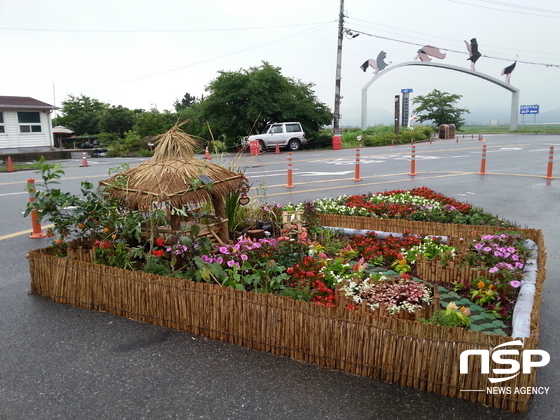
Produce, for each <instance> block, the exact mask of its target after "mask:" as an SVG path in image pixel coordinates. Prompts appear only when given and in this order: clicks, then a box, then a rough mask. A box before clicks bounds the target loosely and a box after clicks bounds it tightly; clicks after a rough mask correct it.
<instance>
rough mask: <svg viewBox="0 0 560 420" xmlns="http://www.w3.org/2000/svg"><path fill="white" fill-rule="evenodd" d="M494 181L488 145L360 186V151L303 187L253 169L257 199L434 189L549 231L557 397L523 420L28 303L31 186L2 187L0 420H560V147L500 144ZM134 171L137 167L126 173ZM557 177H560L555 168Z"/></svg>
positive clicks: (468, 144) (21, 179)
mask: <svg viewBox="0 0 560 420" xmlns="http://www.w3.org/2000/svg"><path fill="white" fill-rule="evenodd" d="M485 143H486V144H487V147H488V163H487V174H486V175H479V174H478V172H479V168H480V151H481V143H480V142H477V141H467V140H465V141H460V142H459V143H454V142H452V141H447V142H435V143H434V144H432V145H430V144H428V143H422V144H418V145H417V155H418V162H417V166H416V170H417V174H416V175H415V176H410V174H409V172H410V146H408V145H406V146H405V145H403V146H395V147H387V148H368V149H362V150H361V155H362V157H363V159H364V160H363V163H362V165H361V177H362V181H361V182H356V181H354V180H353V178H354V172H353V170H354V167H353V165H354V150H342V151H301V152H297V153H294V154H293V158H294V184H295V187H294V188H291V189H288V188H286V180H285V165H286V157H287V155H286V154H285V153H283V154H281V155H275V154H274V153H269V154H265V155H262V156H259V157H253V158H251V157H248V156H245V157H243V158H242V159H241V161H240V164H241V165H244V166H246V167H247V170H246V172H247V175H248V177H249V178H250V179H251V181H252V182H253V189H252V194H253V196H254V195H261V196H263V197H266V199H267V200H268V201H276V202H288V201H300V200H304V199H313V198H318V197H323V196H333V195H340V194H345V193H361V192H368V191H384V190H390V189H397V188H398V189H409V188H413V187H418V186H427V187H429V188H431V189H433V190H435V191H437V192H441V193H443V194H446V195H448V196H451V197H453V198H456V199H459V200H462V201H468V202H470V203H471V204H473V205H475V206H478V207H482V208H483V209H485V210H486V211H489V212H492V213H495V214H497V215H499V216H501V217H503V218H505V219H507V220H510V221H513V222H516V223H518V224H519V225H520V226H522V227H533V228H538V229H541V230H543V232H544V236H545V241H546V244H547V253H548V263H547V282H546V285H545V291H544V294H543V299H544V301H543V304H542V316H541V324H540V325H541V327H540V328H541V331H540V337H541V348H542V349H544V350H546V351H548V352H549V353H550V355H551V361H550V364H549V365H548V366H546V367H543V368H541V369H540V371H539V376H538V385H539V386H545V387H550V391H549V393H548V394H547V395H536V396H534V397H533V399H532V402H531V405H530V408H529V410H528V411H527V412H526V413H517V414H512V413H506V412H502V411H499V410H496V409H492V408H488V407H485V406H483V405H481V404H476V403H470V402H466V401H462V400H456V399H451V398H448V397H442V396H440V395H436V394H432V393H427V392H421V391H417V390H414V389H409V388H406V387H400V386H396V385H392V384H388V383H384V382H380V381H377V380H373V379H369V378H364V377H359V376H354V375H348V374H345V373H342V372H337V371H331V370H328V369H325V368H321V367H317V366H314V365H310V364H306V363H301V362H297V361H294V360H291V359H288V358H285V357H276V356H273V355H270V354H267V353H262V352H258V351H255V350H251V349H246V348H243V347H238V346H234V345H230V344H225V343H221V342H219V341H213V340H208V339H203V338H199V337H196V336H192V335H190V334H186V333H182V332H177V331H173V330H168V329H164V328H160V327H157V326H153V325H150V324H143V323H139V322H134V321H131V320H127V319H125V318H119V317H116V316H113V315H109V314H107V313H103V312H93V311H88V310H83V309H77V308H73V307H70V306H67V305H61V304H55V303H53V302H51V301H48V300H46V299H44V298H42V297H39V296H34V295H29V294H28V290H29V282H30V278H29V274H28V269H27V261H26V259H25V254H26V253H27V251H28V250H31V249H34V248H38V247H42V246H44V244H45V240H43V239H38V240H36V239H30V238H29V237H28V233H25V231H26V230H27V229H29V223H30V222H29V220H27V219H22V218H21V211H22V209H23V206H24V205H25V202H26V200H27V195H26V193H25V192H24V191H23V187H24V184H25V181H26V179H27V178H28V177H30V176H33V175H34V176H36V174H33V173H23V172H21V173H10V174H6V173H2V174H0V202H1V203H2V211H3V218H2V222H1V224H0V250H1V252H0V267H1V270H0V419H2V420H12V419H13V420H15V419H76V418H83V419H377V418H379V419H402V418H407V419H410V420H413V419H446V420H448V419H482V418H492V419H518V418H523V419H557V418H560V398H559V390H560V387H559V386H558V384H557V382H556V380H557V378H558V376H559V373H560V361H559V359H558V357H557V356H556V349H558V348H559V345H558V344H559V343H558V341H559V337H560V311H558V309H557V308H558V305H557V301H558V293H559V292H560V290H559V289H560V287H559V285H558V281H557V279H558V278H560V269H559V263H560V257H559V251H560V239H559V238H560V228H559V226H560V224H559V223H558V216H559V214H558V213H559V210H558V206H559V203H560V201H559V198H560V184H559V182H560V179H552V180H547V179H544V175H545V174H546V169H547V167H546V166H547V160H548V150H549V147H550V146H554V145H556V146H557V145H560V137H559V136H491V137H489V138H488V139H487V140H486V142H485ZM130 162H131V163H132V164H134V162H136V161H135V160H131V161H130ZM115 163H117V164H118V163H120V161H119V162H116V161H111V160H109V159H103V160H102V159H100V160H94V161H92V162H91V166H90V167H89V168H79V162H78V161H76V162H72V161H67V162H64V167H65V168H66V176H65V179H64V180H63V183H62V186H63V187H68V188H69V189H70V190H73V191H74V192H76V191H77V190H78V189H77V188H78V184H79V181H80V180H83V179H89V180H91V181H92V182H97V181H98V180H100V179H104V178H105V177H107V169H108V168H109V167H113V166H117V164H115ZM557 168H558V169H557V173H558V176H560V164H559V165H558V166H557Z"/></svg>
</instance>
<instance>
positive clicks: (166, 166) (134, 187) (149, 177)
mask: <svg viewBox="0 0 560 420" xmlns="http://www.w3.org/2000/svg"><path fill="white" fill-rule="evenodd" d="M181 125H182V124H178V125H175V126H174V127H173V128H172V129H171V130H169V131H168V132H166V133H165V134H162V135H160V136H158V137H157V138H156V141H157V145H156V148H155V150H154V156H153V157H151V158H150V159H148V160H147V161H145V162H143V163H140V164H139V165H138V166H135V167H134V168H130V169H128V170H126V171H124V172H122V173H120V174H117V175H114V176H113V177H111V178H109V179H106V180H104V181H100V182H99V185H100V186H102V187H106V188H107V189H106V191H107V192H108V194H109V196H111V197H114V198H118V199H120V200H122V201H123V202H124V203H125V205H126V206H127V207H128V208H130V209H133V210H136V209H139V208H151V207H152V205H154V204H155V205H168V206H170V207H174V208H178V209H182V208H183V207H184V206H186V205H193V204H194V205H201V204H204V203H205V202H207V201H209V200H210V201H211V202H212V205H213V207H214V210H215V216H216V217H217V218H218V219H219V220H220V219H225V218H226V213H225V205H224V197H225V195H226V193H227V192H228V191H231V190H237V189H239V188H240V187H241V185H242V184H243V183H244V175H243V174H242V173H236V172H233V171H230V170H228V169H226V168H223V167H221V166H218V165H215V164H212V163H210V162H208V161H205V160H200V159H196V158H195V157H194V151H195V147H196V144H197V140H196V139H195V138H194V137H192V136H191V135H189V134H187V133H185V132H184V131H182V130H180V129H179V128H180V126H181ZM179 223H180V221H179V220H178V218H175V219H174V218H173V217H172V219H171V227H172V229H178V228H179ZM220 226H221V228H220V229H219V231H218V235H219V237H220V238H221V239H222V241H226V240H227V239H228V232H227V224H226V223H222V224H221V225H220Z"/></svg>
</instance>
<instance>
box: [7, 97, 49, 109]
mask: <svg viewBox="0 0 560 420" xmlns="http://www.w3.org/2000/svg"><path fill="white" fill-rule="evenodd" d="M15 108H17V109H58V108H57V107H56V106H54V105H50V104H48V103H46V102H42V101H39V100H37V99H33V98H30V97H29V96H0V109H15Z"/></svg>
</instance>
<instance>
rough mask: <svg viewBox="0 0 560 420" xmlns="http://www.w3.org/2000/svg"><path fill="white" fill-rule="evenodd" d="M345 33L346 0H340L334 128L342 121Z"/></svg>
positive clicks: (336, 128)
mask: <svg viewBox="0 0 560 420" xmlns="http://www.w3.org/2000/svg"><path fill="white" fill-rule="evenodd" d="M343 35H344V0H340V14H339V16H338V47H337V50H336V80H335V87H334V121H333V130H338V128H339V121H340V79H341V78H342V76H341V73H342V71H341V70H342V38H343Z"/></svg>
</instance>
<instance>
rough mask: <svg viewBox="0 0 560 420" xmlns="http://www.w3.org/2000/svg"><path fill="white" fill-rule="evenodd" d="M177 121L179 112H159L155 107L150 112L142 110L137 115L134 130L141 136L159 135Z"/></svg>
mask: <svg viewBox="0 0 560 420" xmlns="http://www.w3.org/2000/svg"><path fill="white" fill-rule="evenodd" d="M176 122H177V114H175V113H172V112H170V111H163V112H159V111H158V110H157V109H155V108H153V109H152V110H151V111H149V112H142V113H141V114H138V116H137V117H136V123H135V125H134V128H133V130H134V131H135V132H136V133H138V135H140V137H146V136H157V135H159V134H163V133H165V132H166V131H167V130H169V129H170V128H171V127H173V125H174V124H175V123H176Z"/></svg>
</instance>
